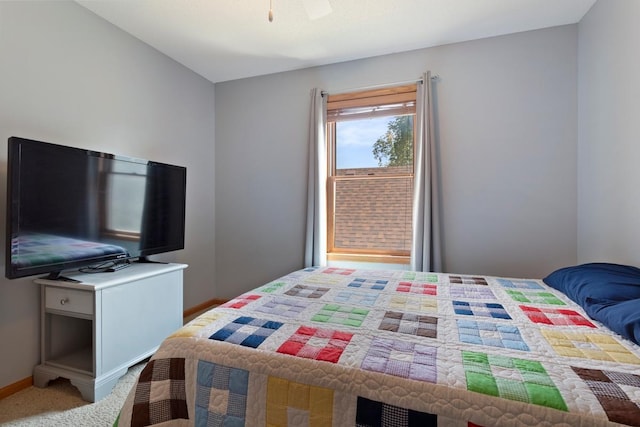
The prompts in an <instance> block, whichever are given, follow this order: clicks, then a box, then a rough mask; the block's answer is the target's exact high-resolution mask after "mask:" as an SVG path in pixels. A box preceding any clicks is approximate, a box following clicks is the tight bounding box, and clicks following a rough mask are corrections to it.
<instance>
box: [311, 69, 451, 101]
mask: <svg viewBox="0 0 640 427" xmlns="http://www.w3.org/2000/svg"><path fill="white" fill-rule="evenodd" d="M439 78H440V76H439V75H437V74H434V75H433V76H431V80H432V81H433V80H437V79H439ZM422 82H423V79H421V78H420V79H416V80H404V81H401V82H393V83H382V84H379V85H371V86H362V87H357V88H351V89H341V90H339V91H332V92H329V91H326V90H323V91H322V92H320V94H321V95H322V96H325V95H330V94H331V93H348V92H360V91H363V90H372V89H382V88H385V87H391V86H402V85H407V84H412V83H422Z"/></svg>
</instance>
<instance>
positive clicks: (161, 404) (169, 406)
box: [131, 358, 189, 426]
mask: <svg viewBox="0 0 640 427" xmlns="http://www.w3.org/2000/svg"><path fill="white" fill-rule="evenodd" d="M184 368H185V360H184V359H182V358H171V359H154V360H151V361H149V363H147V365H146V366H145V367H144V369H143V370H142V372H141V373H140V377H139V379H138V383H137V385H136V391H135V395H134V401H133V409H132V414H131V423H132V424H133V425H142V426H147V425H152V424H160V423H163V422H166V421H171V420H176V419H185V420H188V419H189V412H188V410H187V393H186V390H185V372H184ZM167 388H170V390H171V395H170V396H167V395H166V394H164V393H162V390H166V389H167ZM157 396H160V398H158V397H157ZM167 397H168V398H167Z"/></svg>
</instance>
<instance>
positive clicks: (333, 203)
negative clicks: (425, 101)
mask: <svg viewBox="0 0 640 427" xmlns="http://www.w3.org/2000/svg"><path fill="white" fill-rule="evenodd" d="M415 104H416V85H415V84H413V85H406V86H399V87H393V88H385V89H377V90H369V91H363V92H357V93H348V94H340V95H330V96H329V98H328V99H327V138H328V144H327V146H328V147H329V155H328V156H327V158H328V162H329V164H328V176H329V179H328V184H327V196H328V197H327V208H328V212H327V219H328V222H327V234H328V236H327V252H328V254H327V258H328V259H329V260H362V261H373V262H397V263H408V262H409V256H410V254H411V222H412V219H411V212H412V205H413V170H414V149H415V148H414V147H415V136H414V135H415Z"/></svg>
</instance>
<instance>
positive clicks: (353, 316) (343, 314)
mask: <svg viewBox="0 0 640 427" xmlns="http://www.w3.org/2000/svg"><path fill="white" fill-rule="evenodd" d="M367 314H369V310H366V309H364V308H358V307H350V306H345V305H339V304H326V305H325V306H324V307H322V309H321V310H320V311H319V312H318V313H317V314H315V315H314V316H313V317H312V318H311V320H312V321H314V322H325V323H336V324H338V325H347V326H355V327H359V326H361V325H362V322H363V321H364V319H365V318H366V317H367Z"/></svg>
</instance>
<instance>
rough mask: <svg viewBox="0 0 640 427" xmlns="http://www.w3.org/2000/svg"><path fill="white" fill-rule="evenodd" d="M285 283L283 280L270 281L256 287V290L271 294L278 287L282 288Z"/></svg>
mask: <svg viewBox="0 0 640 427" xmlns="http://www.w3.org/2000/svg"><path fill="white" fill-rule="evenodd" d="M286 285H287V284H286V283H285V282H272V283H267V284H266V285H264V286H262V287H261V288H258V290H259V291H260V292H264V293H267V294H272V293H274V292H278V291H279V290H280V289H282V288H284V287H285V286H286Z"/></svg>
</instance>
